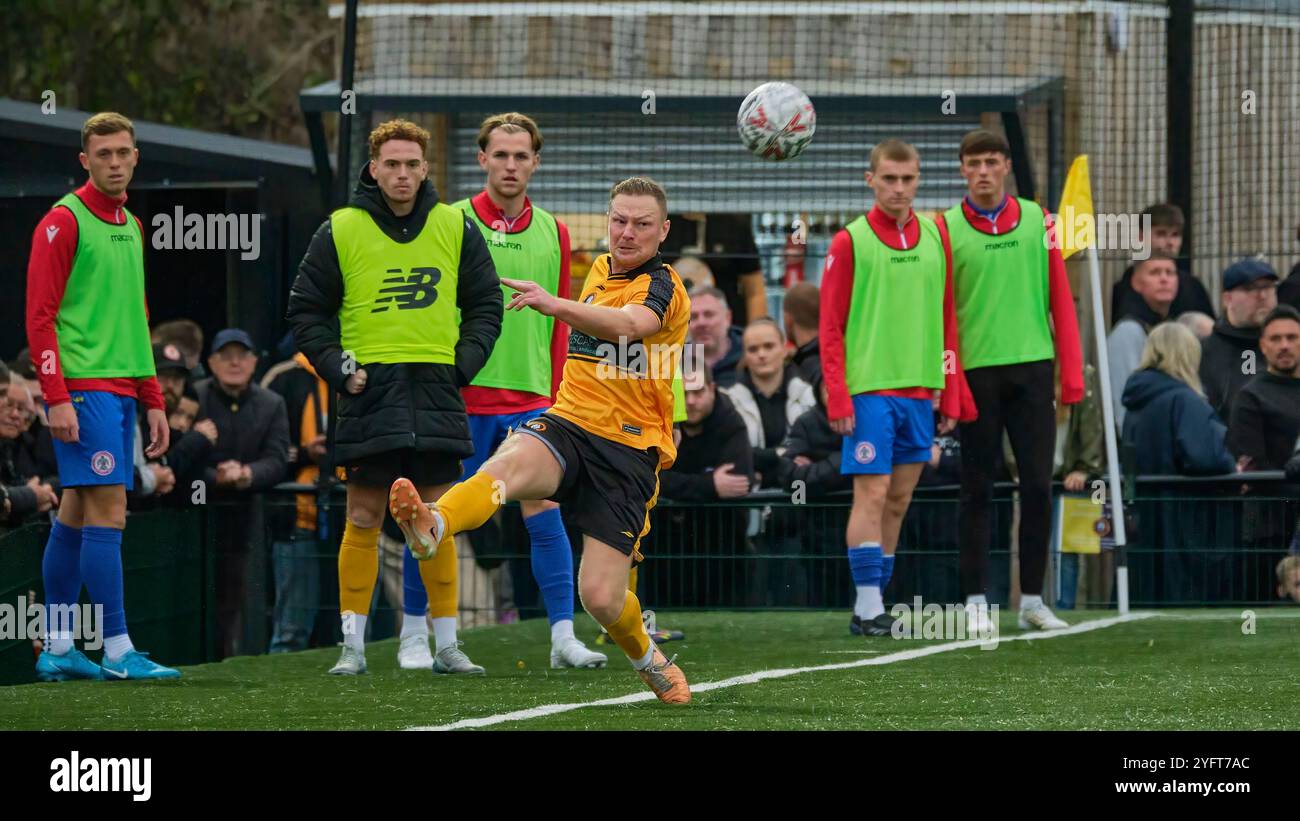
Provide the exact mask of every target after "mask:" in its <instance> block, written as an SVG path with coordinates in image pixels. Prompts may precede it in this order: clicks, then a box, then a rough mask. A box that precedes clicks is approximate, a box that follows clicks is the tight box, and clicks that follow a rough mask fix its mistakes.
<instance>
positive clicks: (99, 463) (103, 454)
mask: <svg viewBox="0 0 1300 821" xmlns="http://www.w3.org/2000/svg"><path fill="white" fill-rule="evenodd" d="M116 465H117V462H116V461H115V460H114V459H113V454H111V453H109V452H108V451H106V450H101V451H97V452H96V453H95V455H93V456H91V457H90V469H91V470H93V471H95V475H96V476H107V475H108V474H110V473H112V472H113V468H114V467H115V466H116Z"/></svg>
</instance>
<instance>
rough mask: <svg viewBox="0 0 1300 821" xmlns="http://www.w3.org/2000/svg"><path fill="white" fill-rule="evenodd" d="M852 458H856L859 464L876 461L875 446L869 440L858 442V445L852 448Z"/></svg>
mask: <svg viewBox="0 0 1300 821" xmlns="http://www.w3.org/2000/svg"><path fill="white" fill-rule="evenodd" d="M853 458H854V459H857V460H858V463H859V464H863V465H869V464H871V463H872V462H874V461H876V446H875V445H873V444H871V443H870V442H858V446H857V447H856V448H854V449H853Z"/></svg>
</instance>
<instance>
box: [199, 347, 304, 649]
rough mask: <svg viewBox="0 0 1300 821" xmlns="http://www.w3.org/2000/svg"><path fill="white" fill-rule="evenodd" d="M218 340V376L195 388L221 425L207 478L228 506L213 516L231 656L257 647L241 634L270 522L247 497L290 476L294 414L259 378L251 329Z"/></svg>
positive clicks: (207, 415)
mask: <svg viewBox="0 0 1300 821" xmlns="http://www.w3.org/2000/svg"><path fill="white" fill-rule="evenodd" d="M212 346H213V347H212V355H211V356H210V357H208V368H209V369H211V371H212V373H213V378H212V379H207V380H204V381H202V382H199V383H198V384H197V385H195V391H196V392H197V393H198V397H199V418H200V420H203V419H210V420H212V422H213V423H214V424H215V425H216V428H217V441H216V444H215V445H214V446H213V447H212V450H211V451H210V453H209V454H208V460H207V465H206V466H205V468H204V471H203V481H204V483H205V485H204V486H205V487H206V491H207V493H208V494H211V495H212V496H213V497H214V498H213V499H210V500H208V501H209V502H212V501H217V502H220V503H223V507H224V508H226V509H224V510H222V511H220V512H218V513H217V515H216V516H214V517H213V527H214V541H215V542H216V545H217V579H216V582H217V641H218V645H219V647H220V651H221V655H222V656H223V657H225V656H231V655H235V654H237V653H239V652H241V651H243V650H251V649H252V648H251V647H249V645H248V644H246V643H245V642H244V640H243V636H242V632H243V628H242V625H243V620H242V612H243V609H244V598H245V591H246V585H247V577H246V566H247V557H248V551H249V548H250V546H251V538H252V535H253V534H261V533H262V530H263V528H262V518H261V516H260V515H259V508H258V507H257V506H255V505H252V504H251V503H250V500H249V499H248V498H247V497H248V495H249V494H251V493H252V492H254V491H258V490H266V489H267V488H270V487H273V486H274V485H275V484H276V483H278V482H280V481H282V480H283V479H284V478H285V472H286V471H287V469H288V464H289V420H288V416H287V415H286V413H285V407H284V399H282V398H281V397H280V396H279V395H278V394H275V393H272V392H271V391H268V390H266V389H265V388H262V387H260V386H258V385H254V384H252V378H253V372H254V371H255V370H256V368H257V354H256V353H254V351H255V350H256V348H255V347H254V345H253V340H252V338H251V337H249V335H248V334H247V333H245V332H244V331H241V330H239V329H237V328H228V329H226V330H224V331H221V332H219V333H218V334H217V335H216V337H215V338H214V339H213V340H212ZM196 427H197V423H196ZM250 638H251V637H250ZM258 649H259V650H260V647H259V648H258Z"/></svg>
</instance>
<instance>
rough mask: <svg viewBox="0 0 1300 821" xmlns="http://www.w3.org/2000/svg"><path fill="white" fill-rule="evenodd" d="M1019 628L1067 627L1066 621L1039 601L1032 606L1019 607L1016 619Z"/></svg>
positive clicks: (1052, 628) (1048, 628)
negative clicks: (1018, 614) (1018, 616)
mask: <svg viewBox="0 0 1300 821" xmlns="http://www.w3.org/2000/svg"><path fill="white" fill-rule="evenodd" d="M1017 624H1019V626H1020V629H1021V630H1060V629H1061V628H1063V627H1069V626H1070V625H1069V624H1067V623H1066V622H1063V621H1061V620H1060V619H1058V618H1057V617H1056V614H1055V613H1053V612H1052V611H1051V608H1049V607H1048V606H1047V605H1045V604H1043V603H1042V602H1039V603H1038V604H1036V605H1034V606H1033V607H1029V608H1024V607H1022V608H1020V618H1019V619H1018V620H1017Z"/></svg>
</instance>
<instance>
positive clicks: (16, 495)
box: [0, 362, 59, 525]
mask: <svg viewBox="0 0 1300 821" xmlns="http://www.w3.org/2000/svg"><path fill="white" fill-rule="evenodd" d="M0 386H3V387H4V388H5V390H3V391H0V524H4V525H16V524H20V523H21V522H22V521H23V520H25V519H26V518H28V517H29V516H32V515H34V514H38V513H44V512H46V511H47V510H49V509H50V508H52V507H57V506H58V504H59V497H58V495H57V494H56V493H55V492H54V488H53V487H51V486H50V485H49V484H48V483H46V482H43V481H41V478H40V477H39V476H32V475H27V474H25V473H23V471H22V470H20V469H19V467H18V465H17V464H16V462H15V460H14V451H15V447H16V445H17V442H18V437H19V434H20V432H21V429H22V425H23V411H22V408H21V407H20V406H19V403H18V402H17V401H15V399H14V398H13V396H12V393H11V391H10V390H9V388H10V381H9V368H8V367H7V366H6V365H5V364H4V363H3V362H0Z"/></svg>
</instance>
